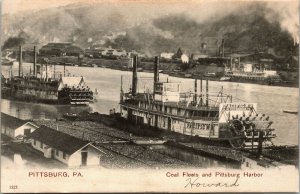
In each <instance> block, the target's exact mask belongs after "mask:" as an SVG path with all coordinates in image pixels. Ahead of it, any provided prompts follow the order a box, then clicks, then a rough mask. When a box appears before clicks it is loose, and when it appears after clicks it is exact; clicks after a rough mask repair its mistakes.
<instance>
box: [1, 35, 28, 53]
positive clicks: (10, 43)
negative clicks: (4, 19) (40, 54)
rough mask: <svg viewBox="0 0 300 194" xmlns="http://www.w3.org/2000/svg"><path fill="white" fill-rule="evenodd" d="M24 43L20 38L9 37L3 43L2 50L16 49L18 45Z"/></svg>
mask: <svg viewBox="0 0 300 194" xmlns="http://www.w3.org/2000/svg"><path fill="white" fill-rule="evenodd" d="M24 43H25V39H24V38H22V37H10V38H8V39H7V40H6V41H5V42H4V44H3V50H4V49H11V48H14V47H18V46H20V45H23V44H24Z"/></svg>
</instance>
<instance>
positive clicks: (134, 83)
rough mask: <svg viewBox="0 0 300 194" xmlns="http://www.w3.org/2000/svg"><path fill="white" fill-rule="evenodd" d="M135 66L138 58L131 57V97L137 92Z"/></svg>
mask: <svg viewBox="0 0 300 194" xmlns="http://www.w3.org/2000/svg"><path fill="white" fill-rule="evenodd" d="M137 64H138V56H137V55H135V56H134V57H133V67H132V96H136V90H137Z"/></svg>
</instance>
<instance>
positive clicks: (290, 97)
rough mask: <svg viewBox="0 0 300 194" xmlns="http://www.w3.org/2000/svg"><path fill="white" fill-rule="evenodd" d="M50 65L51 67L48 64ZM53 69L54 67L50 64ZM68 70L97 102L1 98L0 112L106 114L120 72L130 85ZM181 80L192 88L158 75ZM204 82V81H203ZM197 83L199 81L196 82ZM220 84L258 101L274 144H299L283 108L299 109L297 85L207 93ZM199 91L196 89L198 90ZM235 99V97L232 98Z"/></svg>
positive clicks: (108, 74)
mask: <svg viewBox="0 0 300 194" xmlns="http://www.w3.org/2000/svg"><path fill="white" fill-rule="evenodd" d="M31 66H32V64H28V63H23V73H24V74H26V73H29V71H30V67H31ZM9 68H10V67H7V66H3V67H2V73H3V74H4V75H7V74H8V70H9ZM49 68H51V67H49ZM52 68H54V67H52ZM12 69H13V75H17V72H18V63H14V65H13V67H12ZM66 69H67V72H69V73H70V74H72V75H73V74H74V75H77V76H83V77H85V80H86V83H87V85H88V86H89V87H90V88H91V89H92V90H93V91H94V90H95V89H96V88H97V91H98V93H99V94H98V96H97V101H96V102H94V103H92V104H90V105H89V106H85V107H81V106H77V107H76V106H75V107H74V106H70V105H46V104H35V103H28V102H17V101H11V100H6V99H2V100H1V111H2V112H5V113H8V114H10V115H14V116H17V117H19V118H21V119H39V118H50V119H53V118H56V117H57V115H62V114H63V113H66V112H74V113H78V112H81V111H83V110H86V111H90V112H95V111H97V112H99V113H109V110H110V109H112V108H115V109H116V110H118V109H119V106H118V102H119V99H120V88H121V75H123V89H124V90H125V91H126V90H127V89H128V88H129V87H130V83H131V72H125V71H119V70H112V69H107V68H92V67H73V66H72V67H66ZM55 70H56V71H61V72H63V67H62V66H56V67H55ZM138 77H139V80H138V90H140V91H142V90H147V89H149V90H152V85H153V81H152V80H153V74H152V73H146V72H139V73H138ZM167 79H168V80H169V81H172V82H181V84H182V85H181V91H193V90H194V89H193V87H194V80H192V79H183V78H176V77H171V76H167V75H164V74H161V75H160V80H167ZM203 84H204V83H203ZM198 86H199V84H198ZM222 86H223V91H224V93H227V94H231V95H233V98H234V101H241V100H242V101H243V102H253V103H257V104H258V112H259V113H265V114H266V115H269V116H270V119H271V120H273V121H274V124H273V127H274V128H275V129H276V134H277V136H278V137H277V138H275V139H274V143H275V144H276V145H295V144H298V115H293V114H287V113H283V111H282V110H286V109H288V110H298V93H299V89H298V88H291V87H279V86H265V85H257V84H247V83H232V82H218V81H210V82H209V92H218V91H220V89H221V87H222ZM198 91H199V89H198ZM235 99H236V100H235Z"/></svg>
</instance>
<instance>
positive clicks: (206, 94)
mask: <svg viewBox="0 0 300 194" xmlns="http://www.w3.org/2000/svg"><path fill="white" fill-rule="evenodd" d="M206 106H208V79H207V80H206Z"/></svg>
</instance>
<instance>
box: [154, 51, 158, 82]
mask: <svg viewBox="0 0 300 194" xmlns="http://www.w3.org/2000/svg"><path fill="white" fill-rule="evenodd" d="M158 69H159V57H158V56H155V57H154V84H155V83H157V82H159V71H158Z"/></svg>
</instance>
